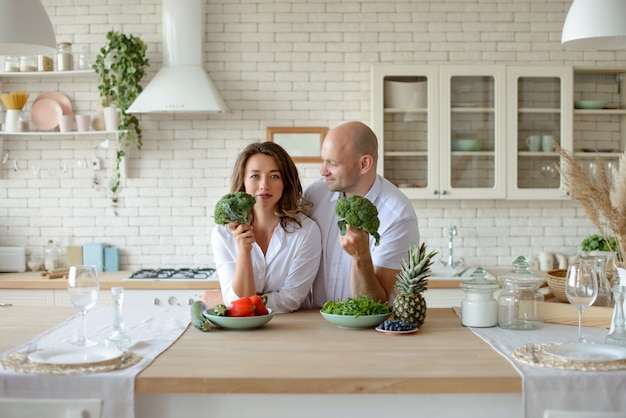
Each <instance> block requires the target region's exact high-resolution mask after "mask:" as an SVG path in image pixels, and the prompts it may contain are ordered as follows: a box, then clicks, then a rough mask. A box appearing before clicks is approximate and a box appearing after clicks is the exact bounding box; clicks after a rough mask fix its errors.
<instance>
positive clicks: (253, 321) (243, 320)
mask: <svg viewBox="0 0 626 418" xmlns="http://www.w3.org/2000/svg"><path fill="white" fill-rule="evenodd" d="M268 311H269V312H270V313H269V314H268V315H261V316H242V317H233V316H217V315H212V314H211V313H210V312H209V311H208V310H206V311H204V312H203V313H202V315H203V316H204V317H205V318H206V319H208V320H209V321H211V322H212V323H214V324H215V325H217V326H219V327H220V328H224V329H238V330H247V329H256V328H261V327H262V326H263V325H265V324H267V323H268V322H270V321H271V320H272V318H273V317H274V312H272V310H271V309H268Z"/></svg>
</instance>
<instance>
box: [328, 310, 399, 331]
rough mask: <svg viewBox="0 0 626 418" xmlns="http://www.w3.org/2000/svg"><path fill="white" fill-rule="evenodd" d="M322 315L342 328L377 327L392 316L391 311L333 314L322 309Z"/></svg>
mask: <svg viewBox="0 0 626 418" xmlns="http://www.w3.org/2000/svg"><path fill="white" fill-rule="evenodd" d="M320 313H321V314H322V317H323V318H324V319H325V320H327V321H328V322H330V323H331V324H334V325H337V326H338V327H341V328H351V329H359V328H376V327H377V326H378V324H380V323H381V322H383V321H384V320H385V319H387V318H389V317H390V316H391V312H389V313H386V314H380V315H361V316H351V315H333V314H327V313H324V312H322V311H320Z"/></svg>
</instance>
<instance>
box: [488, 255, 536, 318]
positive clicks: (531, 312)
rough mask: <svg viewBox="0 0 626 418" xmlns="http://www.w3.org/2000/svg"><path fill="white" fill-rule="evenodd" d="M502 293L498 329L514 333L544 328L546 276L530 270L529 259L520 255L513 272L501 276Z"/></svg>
mask: <svg viewBox="0 0 626 418" xmlns="http://www.w3.org/2000/svg"><path fill="white" fill-rule="evenodd" d="M498 281H499V282H500V285H501V286H502V292H501V293H500V296H498V326H499V327H500V328H506V329H512V330H533V329H539V328H543V315H544V314H543V295H542V294H541V292H539V288H540V287H541V285H542V284H543V277H540V276H538V275H536V274H535V273H533V272H532V271H530V269H529V268H528V260H526V258H525V257H523V256H520V257H518V258H517V259H516V260H515V261H514V262H513V271H511V272H509V273H505V274H503V275H501V276H499V277H498Z"/></svg>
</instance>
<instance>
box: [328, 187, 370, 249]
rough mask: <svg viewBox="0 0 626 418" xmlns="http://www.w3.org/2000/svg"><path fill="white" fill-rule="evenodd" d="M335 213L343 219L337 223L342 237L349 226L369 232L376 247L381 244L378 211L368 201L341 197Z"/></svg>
mask: <svg viewBox="0 0 626 418" xmlns="http://www.w3.org/2000/svg"><path fill="white" fill-rule="evenodd" d="M335 213H336V214H337V216H339V217H340V218H341V220H340V221H339V222H338V223H337V226H339V230H340V231H341V235H345V234H346V224H347V225H350V226H352V227H354V228H359V229H361V230H363V231H365V232H369V233H370V234H371V235H372V236H373V237H374V239H375V240H376V245H378V244H379V243H380V235H378V227H379V226H380V219H378V209H376V206H374V204H373V203H372V202H370V201H369V200H368V199H366V198H365V197H361V196H356V195H352V196H347V197H340V198H339V200H337V204H336V205H335Z"/></svg>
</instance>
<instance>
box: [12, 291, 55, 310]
mask: <svg viewBox="0 0 626 418" xmlns="http://www.w3.org/2000/svg"><path fill="white" fill-rule="evenodd" d="M0 303H11V304H13V305H15V306H54V292H53V290H52V289H49V290H48V289H46V290H35V289H33V290H30V289H28V290H26V289H3V290H0Z"/></svg>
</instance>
